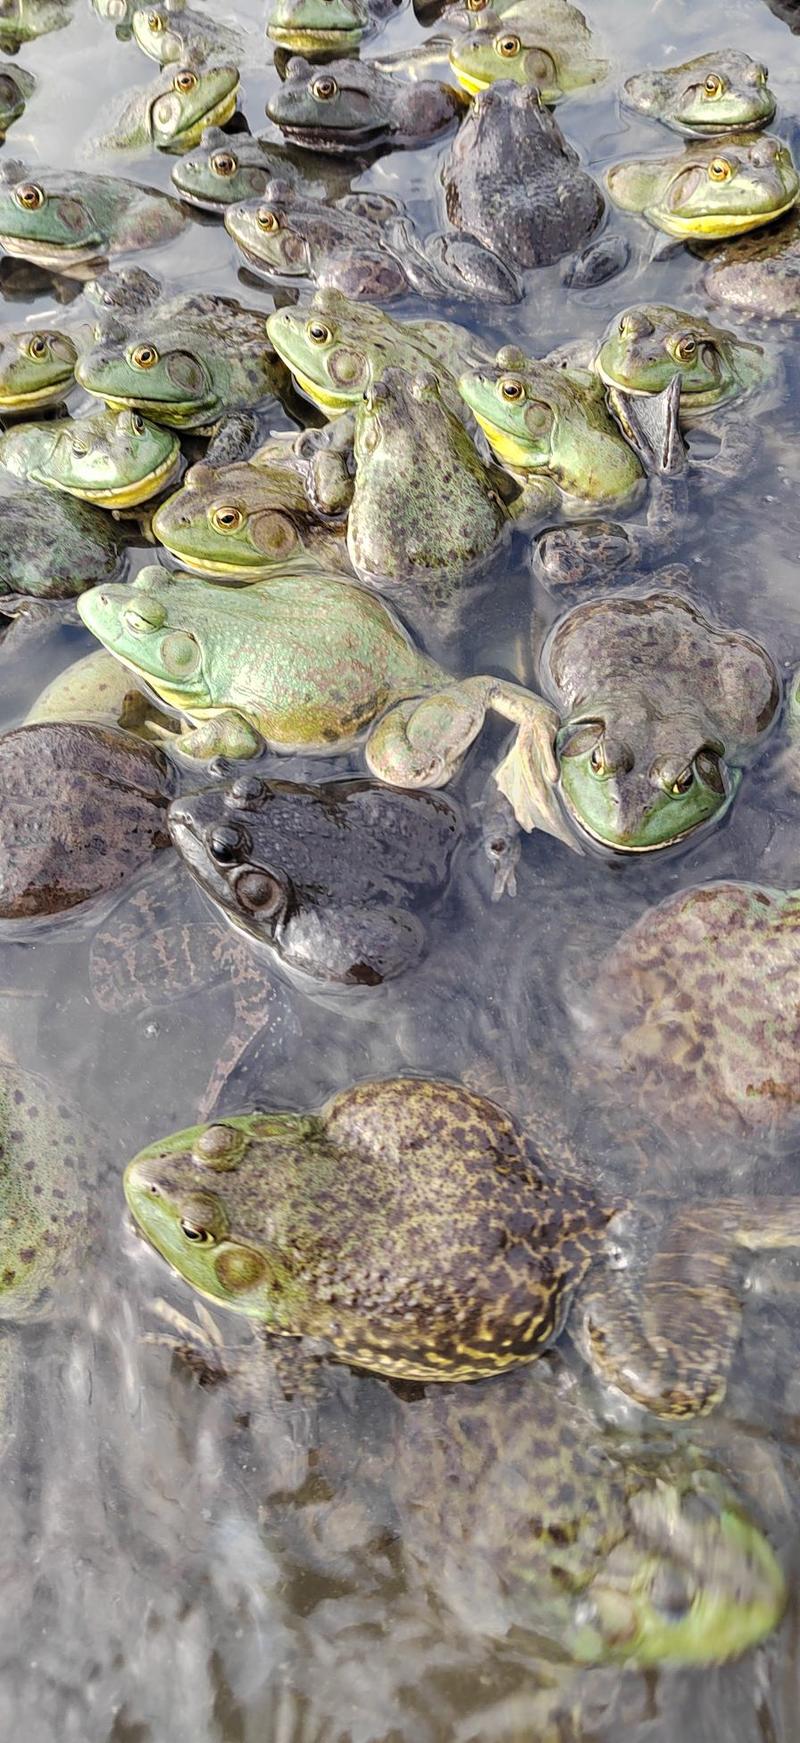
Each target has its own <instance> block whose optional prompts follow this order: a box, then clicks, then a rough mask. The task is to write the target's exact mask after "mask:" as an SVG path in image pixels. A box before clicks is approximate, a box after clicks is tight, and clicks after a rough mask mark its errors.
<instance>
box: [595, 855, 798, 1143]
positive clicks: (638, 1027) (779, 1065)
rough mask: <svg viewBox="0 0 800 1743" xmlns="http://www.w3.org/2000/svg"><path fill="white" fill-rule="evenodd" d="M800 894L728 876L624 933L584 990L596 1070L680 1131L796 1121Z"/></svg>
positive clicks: (749, 1132)
mask: <svg viewBox="0 0 800 1743" xmlns="http://www.w3.org/2000/svg"><path fill="white" fill-rule="evenodd" d="M799 922H800V892H798V891H797V890H779V889H772V888H770V887H768V886H765V885H761V884H756V883H739V882H734V881H732V880H722V881H719V882H716V883H707V884H701V885H699V886H695V887H693V888H691V889H688V890H680V891H678V892H677V893H676V894H675V895H671V896H669V897H667V899H666V901H663V902H659V904H658V905H657V906H656V907H652V908H647V909H646V910H645V912H644V914H642V916H641V918H640V919H639V920H637V921H636V923H635V925H633V926H631V927H630V929H629V930H628V931H627V932H625V933H623V935H622V937H621V938H620V939H619V940H618V942H617V943H616V944H615V945H614V946H613V948H612V950H611V951H610V953H609V954H608V955H607V956H606V958H605V960H604V961H603V962H602V964H601V966H600V969H599V971H598V973H597V975H596V976H595V977H594V980H593V985H592V986H591V988H589V989H588V990H585V992H584V995H583V996H582V999H581V1004H582V1006H583V1012H582V1019H581V1031H582V1037H583V1039H582V1042H581V1046H582V1049H583V1050H584V1051H585V1052H586V1054H587V1055H589V1056H590V1057H591V1063H592V1070H593V1072H596V1073H597V1075H603V1074H605V1076H606V1080H607V1083H608V1084H609V1085H610V1086H611V1087H612V1088H613V1085H614V1084H615V1082H616V1083H620V1084H621V1083H623V1082H624V1084H625V1096H626V1098H628V1099H633V1100H634V1101H635V1105H636V1106H637V1107H640V1108H641V1109H643V1110H645V1111H646V1112H647V1113H648V1114H649V1115H650V1116H651V1117H653V1118H655V1119H663V1120H665V1121H667V1122H668V1126H669V1129H673V1128H674V1129H675V1130H676V1131H678V1132H681V1131H685V1130H688V1129H690V1128H691V1130H692V1131H693V1132H698V1131H702V1130H704V1129H705V1130H706V1131H707V1130H709V1129H710V1128H711V1129H713V1130H715V1131H719V1132H728V1133H731V1134H739V1135H740V1136H743V1137H745V1138H746V1139H749V1140H751V1141H752V1138H753V1136H754V1135H755V1134H756V1133H757V1132H760V1131H761V1132H763V1131H765V1130H768V1131H772V1132H773V1133H777V1132H780V1131H786V1130H790V1129H792V1128H793V1127H796V1124H797V1118H798V1110H799V1109H800V1047H799V1045H798V1044H799V1043H800V1028H799V1026H798V1012H799V1011H800V996H799V995H800V962H799V961H798V951H797V936H798V923H799Z"/></svg>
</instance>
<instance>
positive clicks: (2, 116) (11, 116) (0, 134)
mask: <svg viewBox="0 0 800 1743" xmlns="http://www.w3.org/2000/svg"><path fill="white" fill-rule="evenodd" d="M35 90H36V80H35V78H34V76H33V73H27V72H26V71H25V68H24V67H15V66H13V65H12V63H11V61H0V139H5V136H6V134H7V132H8V129H9V127H13V125H14V122H15V121H19V119H20V117H21V116H22V115H24V114H25V105H26V103H27V102H28V99H29V97H32V96H33V93H34V91H35Z"/></svg>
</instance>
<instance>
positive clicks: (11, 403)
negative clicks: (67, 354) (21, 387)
mask: <svg viewBox="0 0 800 1743" xmlns="http://www.w3.org/2000/svg"><path fill="white" fill-rule="evenodd" d="M72 379H73V378H72V376H71V375H65V376H63V377H62V379H61V380H60V381H53V382H51V383H50V386H49V387H38V388H37V389H36V391H35V392H34V393H0V412H16V411H23V412H24V411H27V409H28V407H29V406H35V405H49V404H50V402H51V400H52V401H53V403H55V401H56V400H57V398H58V396H59V395H60V394H62V393H65V392H66V390H67V388H68V387H69V386H70V384H71V382H72Z"/></svg>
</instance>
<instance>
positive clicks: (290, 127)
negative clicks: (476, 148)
mask: <svg viewBox="0 0 800 1743" xmlns="http://www.w3.org/2000/svg"><path fill="white" fill-rule="evenodd" d="M462 109H463V99H462V98H460V97H459V96H458V94H457V92H456V91H454V90H453V89H452V87H451V86H450V85H442V84H438V83H436V82H435V81H433V80H426V79H423V80H422V81H421V82H420V83H418V84H406V83H405V82H404V81H402V80H400V79H398V78H396V77H394V76H392V75H390V74H388V73H381V72H380V71H378V70H377V69H376V68H375V67H371V66H370V65H369V64H368V63H367V62H364V61H361V62H353V61H348V60H342V61H331V63H330V64H329V65H328V66H325V67H323V68H320V67H314V66H312V64H311V62H310V61H305V60H301V59H299V58H298V57H297V56H295V57H294V58H293V59H292V60H290V62H289V65H288V67H287V70H286V80H285V83H284V84H283V85H281V86H280V88H279V89H278V90H277V91H276V92H275V93H274V95H273V96H272V97H270V99H269V102H268V104H267V114H268V116H269V118H270V120H271V121H274V122H275V123H276V125H277V126H278V127H280V129H281V132H282V133H284V134H285V135H286V138H287V139H291V140H296V141H297V142H298V144H302V145H310V146H313V147H315V149H316V150H317V151H333V152H348V151H356V152H359V151H360V152H363V151H365V150H371V149H373V148H374V147H376V146H385V145H391V146H392V147H393V148H395V149H396V148H397V147H399V146H413V145H424V144H425V143H426V141H428V140H431V139H436V138H438V137H439V135H440V134H442V133H444V132H446V131H447V130H448V129H449V128H450V127H452V126H453V124H454V122H455V121H456V120H457V118H458V116H459V115H460V114H461V112H462Z"/></svg>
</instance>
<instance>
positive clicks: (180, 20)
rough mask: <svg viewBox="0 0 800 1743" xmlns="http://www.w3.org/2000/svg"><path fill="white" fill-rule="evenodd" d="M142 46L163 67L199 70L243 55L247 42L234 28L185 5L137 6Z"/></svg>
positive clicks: (135, 31)
mask: <svg viewBox="0 0 800 1743" xmlns="http://www.w3.org/2000/svg"><path fill="white" fill-rule="evenodd" d="M131 27H132V30H133V35H134V36H135V38H136V41H137V43H138V44H139V47H140V48H141V49H143V50H144V53H145V54H146V55H149V56H150V59H151V60H154V61H158V63H159V66H162V67H165V66H171V65H172V64H173V62H174V63H175V64H176V65H178V66H190V67H199V66H202V65H203V63H204V62H205V61H207V60H223V59H227V60H230V59H231V58H232V57H237V58H238V56H239V55H241V53H242V52H243V49H244V43H243V40H242V38H241V36H240V35H239V32H238V31H236V30H234V29H233V28H232V27H231V25H220V24H215V23H214V20H213V18H209V17H208V16H207V14H206V13H205V12H191V11H190V10H189V9H188V8H186V7H183V6H181V7H180V9H179V10H175V9H173V8H172V7H171V6H162V5H152V6H137V7H136V10H135V12H134V13H133V17H132V18H131Z"/></svg>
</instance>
